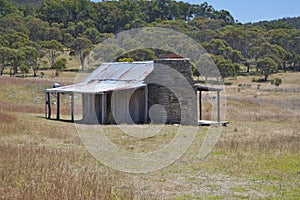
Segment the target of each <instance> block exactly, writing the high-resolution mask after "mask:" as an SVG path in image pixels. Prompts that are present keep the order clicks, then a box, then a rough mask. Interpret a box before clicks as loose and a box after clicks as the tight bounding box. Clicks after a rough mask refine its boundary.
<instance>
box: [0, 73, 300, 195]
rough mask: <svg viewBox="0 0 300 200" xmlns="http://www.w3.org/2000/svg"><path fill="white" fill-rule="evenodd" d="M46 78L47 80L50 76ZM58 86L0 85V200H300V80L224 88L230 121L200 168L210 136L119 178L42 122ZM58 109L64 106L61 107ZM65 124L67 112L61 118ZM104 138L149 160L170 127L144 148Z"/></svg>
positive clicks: (133, 141)
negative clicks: (153, 167) (148, 169)
mask: <svg viewBox="0 0 300 200" xmlns="http://www.w3.org/2000/svg"><path fill="white" fill-rule="evenodd" d="M49 75H50V74H49ZM74 75H75V74H74V73H72V72H64V73H62V74H61V75H60V77H58V78H57V77H56V78H49V77H48V78H9V77H0V152H1V153H0V199H297V198H299V196H300V109H299V108H300V95H299V93H300V82H299V77H300V73H283V74H276V75H273V76H271V77H270V79H272V78H275V77H279V78H281V79H282V80H283V83H282V85H280V86H279V87H276V86H274V85H271V84H270V83H255V82H252V81H251V80H252V77H238V79H237V80H228V82H231V83H232V85H230V86H227V87H226V94H227V116H226V119H227V120H228V121H229V122H230V123H229V125H228V126H227V127H223V131H222V135H221V137H220V139H219V140H218V143H217V144H216V146H215V147H214V149H213V151H212V152H211V153H210V154H209V156H208V157H206V158H205V159H203V160H200V159H199V158H198V154H199V149H200V147H201V144H202V141H203V139H204V136H205V133H206V130H207V129H208V128H207V127H201V128H199V130H198V131H197V135H196V139H195V140H194V143H193V144H192V146H191V147H190V148H189V149H188V151H187V152H186V153H185V154H184V155H183V156H182V157H181V158H180V159H178V160H177V161H176V162H174V163H173V164H171V165H170V166H168V167H165V168H163V169H162V170H160V171H156V172H152V173H147V174H129V173H122V172H119V171H116V170H113V169H110V168H108V167H106V166H105V165H103V164H101V163H100V162H98V161H97V160H96V159H94V158H93V156H91V155H90V154H89V153H88V151H87V150H86V149H85V148H84V146H83V144H82V143H81V140H80V138H79V136H78V134H77V131H76V127H75V126H74V124H72V123H68V122H63V121H55V120H46V119H45V118H44V109H45V108H44V89H45V88H48V87H51V86H52V84H53V83H54V82H59V83H61V84H62V85H64V84H70V83H72V82H73V78H74ZM62 106H64V105H62ZM62 114H63V117H65V118H68V117H69V110H68V109H67V106H66V109H63V113H62ZM103 128H104V130H105V133H106V134H107V135H108V136H109V138H110V139H111V140H112V141H113V142H114V143H115V144H116V145H118V146H119V147H121V148H124V149H127V150H129V151H149V150H153V149H155V148H157V147H158V146H159V145H163V144H165V143H166V142H169V141H170V140H171V139H172V137H173V136H174V134H175V133H176V132H175V129H176V127H174V126H172V125H167V126H165V130H166V132H165V133H163V134H158V135H157V136H155V137H151V138H149V139H147V140H144V139H137V138H132V137H124V136H122V132H120V131H119V130H118V128H117V127H116V126H114V125H107V126H104V127H103Z"/></svg>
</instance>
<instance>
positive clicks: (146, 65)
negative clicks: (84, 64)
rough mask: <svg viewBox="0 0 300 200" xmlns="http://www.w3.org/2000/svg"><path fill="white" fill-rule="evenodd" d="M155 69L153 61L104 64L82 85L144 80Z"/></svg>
mask: <svg viewBox="0 0 300 200" xmlns="http://www.w3.org/2000/svg"><path fill="white" fill-rule="evenodd" d="M153 67H154V62H153V61H145V62H115V63H103V64H102V65H101V66H100V67H98V68H97V69H96V70H95V71H93V72H92V73H91V74H90V75H89V76H88V77H87V78H86V79H85V80H84V81H83V82H82V83H88V82H90V81H93V80H106V79H109V80H144V79H145V78H146V77H147V76H148V75H149V74H150V73H151V72H152V71H153Z"/></svg>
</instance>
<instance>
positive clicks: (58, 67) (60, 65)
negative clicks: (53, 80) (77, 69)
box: [53, 58, 67, 76]
mask: <svg viewBox="0 0 300 200" xmlns="http://www.w3.org/2000/svg"><path fill="white" fill-rule="evenodd" d="M66 66H67V60H66V59H65V58H59V59H57V60H56V61H55V63H54V64H53V69H55V76H59V74H60V73H61V72H62V71H63V70H64V69H66Z"/></svg>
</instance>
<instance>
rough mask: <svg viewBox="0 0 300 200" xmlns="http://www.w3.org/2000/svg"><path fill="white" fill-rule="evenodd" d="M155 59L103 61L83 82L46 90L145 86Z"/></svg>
mask: <svg viewBox="0 0 300 200" xmlns="http://www.w3.org/2000/svg"><path fill="white" fill-rule="evenodd" d="M153 68H154V62H153V61H143V62H114V63H103V64H102V65H100V66H99V67H98V68H97V69H96V70H95V71H93V72H92V73H91V74H90V75H89V76H88V77H87V78H86V79H85V80H83V81H82V82H81V83H78V84H74V85H68V86H62V87H57V88H50V89H47V90H46V92H65V93H68V92H71V93H92V94H97V93H103V92H108V91H114V90H127V89H134V88H139V87H143V86H145V85H146V84H144V80H145V78H147V76H148V75H149V74H150V73H151V72H152V71H153Z"/></svg>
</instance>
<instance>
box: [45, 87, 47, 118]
mask: <svg viewBox="0 0 300 200" xmlns="http://www.w3.org/2000/svg"><path fill="white" fill-rule="evenodd" d="M47 102H48V99H47V92H45V118H47V116H48V115H47V113H48V110H47V106H48V105H47V104H48V103H47Z"/></svg>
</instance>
